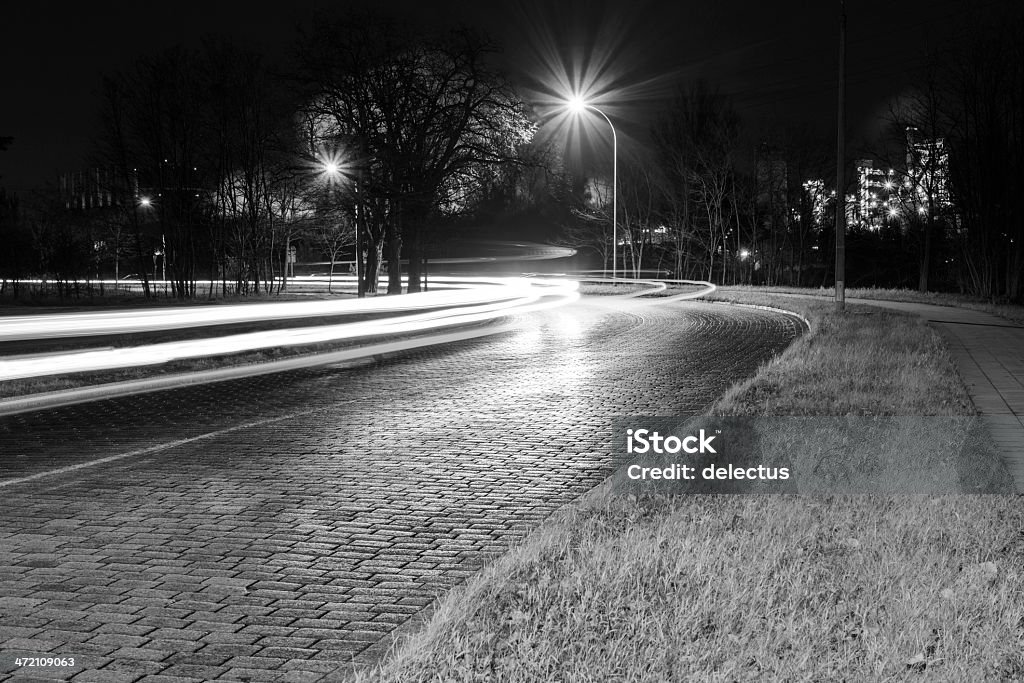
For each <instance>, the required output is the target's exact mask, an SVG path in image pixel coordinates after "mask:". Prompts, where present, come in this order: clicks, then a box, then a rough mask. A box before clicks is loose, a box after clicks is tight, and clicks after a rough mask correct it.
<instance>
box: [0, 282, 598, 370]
mask: <svg viewBox="0 0 1024 683" xmlns="http://www.w3.org/2000/svg"><path fill="white" fill-rule="evenodd" d="M462 284H463V285H464V284H467V283H466V282H465V279H463V281H462ZM468 284H469V285H470V286H469V287H468V288H466V289H457V290H453V291H446V292H425V293H423V296H421V297H419V299H418V301H419V302H420V305H419V306H416V305H414V304H413V303H412V302H410V301H409V299H410V296H411V297H412V298H415V297H417V296H418V295H415V294H414V295H409V296H405V297H401V299H399V298H397V297H396V298H384V297H382V298H380V299H349V300H343V301H332V302H322V301H318V302H299V303H292V302H289V303H281V304H265V305H261V304H256V305H242V306H232V307H223V306H216V307H204V308H210V309H213V310H202V311H196V309H178V310H175V311H173V312H174V313H178V314H184V315H179V316H177V319H178V320H181V321H185V323H186V324H180V323H179V324H178V325H177V326H178V327H188V326H196V325H212V324H219V323H223V322H224V321H225V316H224V315H218V316H217V319H216V322H211V321H210V320H211V318H209V317H208V316H210V315H213V314H219V313H222V312H223V311H224V309H225V308H229V309H233V310H232V311H231V313H232V314H233V315H234V316H235V317H234V318H232V321H233V322H237V321H241V320H249V321H251V320H257V319H262V320H270V319H276V318H295V317H300V316H302V315H307V316H308V315H329V316H335V315H344V314H345V313H352V312H360V313H364V312H367V311H378V312H379V311H386V310H409V309H410V308H423V309H429V310H425V311H424V312H421V313H414V314H410V315H403V316H395V317H389V318H384V319H378V320H367V321H360V322H352V323H340V324H333V325H318V326H312V327H302V328H289V329H274V330H265V331H260V332H250V333H244V334H231V335H224V336H219V337H212V338H205V339H189V340H184V341H177V342H165V343H158V344H146V345H140V346H132V347H125V348H102V349H93V350H76V351H72V352H54V353H47V354H40V355H38V356H21V357H16V358H10V359H7V360H0V380H10V379H24V378H29V377H41V376H47V375H56V374H65V373H72V372H90V371H99V370H111V369H115V368H127V367H140V366H146V365H156V364H160V363H166V362H168V361H173V360H182V359H189V358H200V357H208V356H219V355H225V354H234V353H241V352H245V351H253V350H258V349H265V348H271V347H282V346H306V345H311V344H320V343H326V342H339V341H344V340H350V339H359V338H366V337H371V336H378V335H396V334H405V333H412V332H422V331H427V330H434V329H444V328H450V327H453V326H456V325H466V324H470V323H478V322H484V321H487V320H493V319H495V318H499V317H503V316H508V315H513V314H520V313H527V312H531V311H536V310H542V309H544V308H551V307H554V306H561V305H563V304H566V303H569V302H571V301H574V300H576V299H577V298H579V293H578V291H577V289H578V287H579V285H578V283H576V282H574V281H565V280H547V279H538V278H504V279H495V278H479V279H473V280H472V282H470V283H468ZM435 294H436V295H439V296H430V295H435ZM453 295H454V296H453ZM403 300H404V301H403ZM392 302H398V305H395V304H394V303H392ZM268 307H269V308H268ZM320 307H325V308H323V309H321V308H320ZM253 308H259V309H262V310H264V311H265V312H266V313H268V314H269V315H270V316H276V317H266V318H256V317H255V316H256V311H253V310H250V309H253ZM237 309H242V310H237ZM278 309H281V310H278ZM283 310H287V311H288V312H287V313H282V311H283ZM295 310H302V311H305V312H306V313H304V314H296V313H295V312H294V311H295ZM309 311H327V312H319V313H310V312H309ZM125 313H126V315H124V316H120V317H119V318H118V319H117V320H115V321H113V322H112V323H111V326H109V327H107V326H105V325H104V320H103V318H104V316H103V315H102V314H99V315H98V314H87V316H89V317H88V318H87V319H86V320H85V321H83V320H82V319H81V316H79V315H78V314H65V315H55V316H46V318H47V320H46V321H43V322H44V324H45V325H48V327H45V329H47V330H48V331H50V333H51V334H52V335H53V336H70V335H71V332H73V331H74V330H75V329H76V328H75V327H74V326H75V325H80V324H85V325H87V327H86V329H88V330H102V331H91V332H88V333H87V334H106V333H112V332H120V331H123V329H124V327H125V326H129V327H130V328H131V329H132V331H141V330H154V329H156V330H159V329H168V327H171V326H174V325H170V324H169V323H168V321H167V320H165V319H164V316H165V314H167V313H171V311H153V310H148V311H132V312H125ZM188 314H198V317H197V318H190V317H188ZM188 323H191V324H188ZM18 324H19V325H25V324H26V321H24V320H19V321H18ZM146 324H148V325H151V327H143V325H146ZM3 325H4V323H0V326H3ZM37 329H43V328H37ZM19 333H21V334H24V333H26V330H25V329H24V328H23V327H19ZM79 334H81V332H79Z"/></svg>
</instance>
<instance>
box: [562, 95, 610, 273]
mask: <svg viewBox="0 0 1024 683" xmlns="http://www.w3.org/2000/svg"><path fill="white" fill-rule="evenodd" d="M568 107H569V111H571V112H572V113H574V114H582V113H583V111H584V110H585V109H590V110H591V111H595V112H597V113H598V114H600V115H601V116H603V117H604V120H605V121H607V122H608V127H609V128H611V129H612V278H613V279H614V278H615V277H616V275H617V274H618V267H619V260H618V258H619V231H618V216H619V211H618V208H619V138H618V136H617V135H616V134H615V126H614V125H612V120H611V119H610V118H608V115H607V114H605V113H604V112H603V111H601V110H600V109H598V108H597V107H595V106H594V105H592V104H587V102H586V101H584V99H583V98H582V97H579V96H578V95H577V96H576V97H573V98H572V99H570V100H569V102H568Z"/></svg>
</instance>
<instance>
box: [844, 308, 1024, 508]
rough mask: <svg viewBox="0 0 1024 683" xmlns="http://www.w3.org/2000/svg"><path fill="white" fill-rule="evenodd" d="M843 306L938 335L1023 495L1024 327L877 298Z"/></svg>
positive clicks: (984, 315) (995, 318)
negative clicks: (916, 323) (905, 316)
mask: <svg viewBox="0 0 1024 683" xmlns="http://www.w3.org/2000/svg"><path fill="white" fill-rule="evenodd" d="M847 302H848V303H851V304H867V305H870V306H879V307H881V308H887V309H891V310H896V311H901V312H904V313H913V314H916V315H919V316H921V317H922V318H924V319H925V320H927V321H928V324H930V325H931V326H932V327H934V328H935V329H937V330H938V331H939V333H940V334H942V336H943V337H944V338H945V339H946V340H947V342H948V343H949V350H950V352H951V353H952V354H953V359H954V360H955V361H956V364H957V367H958V368H959V370H960V375H961V376H962V377H963V379H964V383H966V384H967V389H968V391H969V392H970V394H971V398H972V399H973V400H974V405H975V406H977V408H978V410H979V411H980V412H981V414H982V416H983V417H984V419H985V422H986V423H987V424H988V426H989V429H990V430H991V433H992V437H993V439H994V440H995V442H996V446H997V447H998V448H999V451H1000V453H1001V454H1002V456H1003V460H1004V461H1005V462H1006V466H1007V468H1008V469H1009V470H1010V474H1012V475H1013V480H1014V485H1015V487H1016V489H1017V492H1018V493H1024V326H1021V325H1017V324H1015V323H1013V322H1012V321H1009V320H1006V319H1005V318H1000V317H998V316H995V315H992V314H990V313H983V312H981V311H974V310H970V309H966V308H955V307H952V306H934V305H930V304H912V303H902V302H896V301H878V300H875V299H847Z"/></svg>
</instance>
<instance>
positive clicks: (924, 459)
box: [357, 294, 1024, 682]
mask: <svg viewBox="0 0 1024 683" xmlns="http://www.w3.org/2000/svg"><path fill="white" fill-rule="evenodd" d="M731 296H733V297H734V298H735V297H737V296H738V297H741V298H743V299H745V300H746V302H748V303H756V304H769V305H770V304H774V305H776V306H781V307H787V308H790V309H799V312H800V313H802V314H803V315H804V316H806V317H808V318H809V319H810V320H811V323H812V330H811V332H810V333H809V334H808V335H806V336H805V337H804V338H802V339H800V340H798V341H797V342H796V343H794V344H793V345H792V346H791V347H790V348H789V349H787V350H786V351H785V352H784V353H783V354H781V355H780V356H779V357H778V358H777V359H775V360H773V361H771V362H769V363H768V364H766V365H765V366H764V367H763V368H762V370H761V371H760V372H759V373H758V375H757V376H756V377H755V378H753V379H752V380H750V381H748V382H745V383H743V384H741V385H739V386H737V387H735V388H734V389H733V390H732V391H730V392H729V393H728V394H727V395H726V396H725V397H723V399H722V401H721V402H720V403H719V404H718V405H717V407H716V410H715V412H716V413H718V414H725V415H746V416H750V415H757V416H765V415H802V416H807V415H815V414H817V415H822V414H832V415H847V414H852V415H856V416H877V415H885V416H892V415H919V416H920V415H933V416H957V415H960V416H971V415H973V414H974V409H973V406H972V405H971V404H970V401H969V400H968V398H967V394H966V392H965V390H964V387H963V386H962V383H961V382H960V380H959V379H958V378H957V375H956V374H955V372H954V371H953V366H952V364H951V361H950V358H949V355H948V353H946V351H945V349H944V348H943V347H942V345H941V343H940V342H939V340H938V338H937V337H936V336H935V335H934V333H933V332H932V331H931V330H930V329H929V328H927V327H925V326H923V325H921V324H919V323H918V322H917V321H916V320H915V319H913V318H908V317H904V316H900V315H894V314H891V313H887V312H883V311H874V310H870V311H863V310H860V309H856V308H854V307H851V311H850V313H849V314H848V315H847V316H845V317H837V316H834V315H832V314H830V313H829V312H828V310H826V309H828V308H830V307H828V305H827V304H822V303H821V302H816V301H811V300H804V301H801V300H796V299H793V300H791V299H786V300H784V301H781V302H780V301H774V302H773V301H771V300H770V299H765V298H764V297H763V295H760V296H748V295H737V294H732V295H731ZM931 419H932V420H941V419H942V418H941V417H936V418H931ZM950 421H951V422H952V421H955V420H954V419H953V418H952V417H950ZM960 421H961V422H963V423H964V424H966V425H971V424H975V423H974V422H973V421H972V420H970V419H969V418H960ZM897 422H898V420H888V421H887V422H886V421H883V430H882V432H883V433H882V434H880V436H879V438H880V439H881V441H880V442H878V443H876V444H875V448H876V451H875V455H876V457H877V456H878V455H881V456H882V457H883V458H885V459H889V460H899V461H902V462H904V463H906V461H910V462H909V465H910V467H911V468H912V469H915V470H916V471H918V472H927V470H928V469H929V468H931V469H933V470H934V469H935V468H936V467H940V466H941V467H946V466H949V467H954V468H955V467H957V466H961V465H963V464H964V463H959V465H958V464H956V463H948V462H943V461H941V460H940V461H938V462H936V461H935V460H931V459H929V457H931V456H934V453H931V454H929V453H927V452H925V451H927V450H929V449H921V448H915V439H914V438H913V437H914V433H913V432H908V431H907V430H906V429H902V428H900V427H899V426H898V425H897V426H896V427H892V428H888V427H884V425H885V424H890V423H892V424H895V423H897ZM760 446H761V447H762V448H764V449H765V450H766V452H769V453H770V452H771V451H772V449H778V448H780V447H781V446H780V445H779V444H772V443H767V442H766V443H761V444H760ZM839 455H840V457H842V456H843V453H840V454H839ZM991 455H992V453H991V450H989V449H988V446H986V447H985V448H983V449H982V457H986V458H989V457H991ZM981 464H982V467H980V468H979V469H981V470H985V472H984V474H982V475H978V477H976V478H975V479H972V478H971V476H970V475H969V474H964V473H962V472H960V473H957V474H956V476H952V477H945V475H944V473H941V472H940V473H939V474H940V475H942V476H943V477H944V480H945V481H946V483H947V484H949V482H950V481H951V482H953V485H955V486H959V487H960V489H959V490H963V491H971V490H978V489H977V488H976V487H975V485H976V484H977V483H978V481H981V482H983V483H987V484H988V485H990V486H992V487H993V488H994V489H995V490H999V488H1000V487H999V485H998V484H999V482H998V481H997V479H996V478H997V477H998V476H1005V472H1004V471H999V470H1000V467H1001V465H1000V464H999V463H998V462H995V463H993V462H991V461H988V462H983V463H981ZM967 465H968V469H971V468H970V463H967ZM986 468H987V469H986ZM871 476H874V477H876V478H878V479H880V480H881V479H884V478H885V477H888V476H890V474H889V473H888V472H887V471H885V470H884V469H883V470H880V471H878V472H875V473H873V474H872V475H871ZM869 478H870V477H869ZM866 483H868V484H870V483H872V482H870V481H869V482H866ZM875 483H878V484H884V482H883V481H877V482H875ZM1004 483H1005V482H1004ZM620 484H621V477H620V478H619V479H617V480H616V479H613V480H612V481H610V482H608V483H607V484H606V485H605V486H603V487H602V488H601V489H599V490H598V491H596V492H594V494H592V495H590V496H588V497H587V500H586V501H584V502H581V503H580V504H578V505H576V506H575V507H574V508H571V509H568V510H565V511H563V512H562V513H561V514H559V515H556V516H555V517H554V518H553V519H551V520H549V521H548V523H546V524H545V526H544V527H542V528H541V529H539V530H538V531H537V532H535V533H534V534H533V535H531V537H529V538H528V539H527V540H526V541H525V542H524V544H523V545H522V546H520V547H518V548H516V549H514V550H512V551H510V552H509V553H508V554H506V555H505V556H504V557H503V558H501V559H500V560H499V561H498V562H496V563H495V564H494V565H493V566H491V567H490V568H488V569H487V570H485V571H483V572H481V573H480V574H479V575H477V576H476V577H474V578H473V579H472V580H470V581H469V582H468V583H467V584H466V585H464V586H462V587H460V588H457V589H455V590H453V591H452V592H451V593H449V594H448V595H447V596H446V597H444V598H443V599H442V600H441V601H440V603H439V605H438V606H437V609H436V611H435V613H434V614H433V616H432V618H431V619H430V620H429V621H428V622H427V624H426V626H425V627H424V628H422V629H420V630H419V631H418V632H416V633H415V634H413V635H412V636H411V637H409V638H408V639H407V640H405V641H404V642H402V643H400V644H399V646H398V647H397V648H396V649H395V650H394V651H393V652H392V653H391V654H390V655H389V656H388V657H387V658H385V660H384V661H382V662H381V664H380V666H379V667H378V668H375V669H373V670H368V671H362V672H360V673H358V675H357V679H358V680H361V681H368V680H373V681H492V680H493V681H523V682H526V681H548V680H551V681H554V680H557V681H595V680H617V681H618V680H621V681H674V680H693V681H736V680H770V681H823V680H851V681H861V680H864V681H874V680H887V681H888V680H896V681H899V680H913V681H918V680H944V681H945V680H953V681H975V680H1024V654H1022V653H1024V584H1022V581H1021V575H1020V572H1021V571H1022V569H1021V567H1022V565H1024V531H1022V530H1024V513H1022V508H1021V505H1020V503H1019V499H1018V498H1016V497H1011V496H993V495H955V496H923V495H914V496H879V495H872V496H864V495H861V496H784V495H777V496H771V495H736V496H722V495H674V496H665V495H660V494H659V495H650V494H648V493H643V491H647V492H650V491H651V490H652V489H641V491H642V493H641V495H636V494H635V493H632V492H631V491H633V492H635V491H637V490H638V489H636V488H633V489H624V488H621V486H620ZM879 488H880V489H884V488H885V487H884V486H879Z"/></svg>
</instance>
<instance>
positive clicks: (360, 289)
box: [324, 161, 366, 299]
mask: <svg viewBox="0 0 1024 683" xmlns="http://www.w3.org/2000/svg"><path fill="white" fill-rule="evenodd" d="M324 173H326V174H327V175H328V176H329V177H330V178H332V179H333V178H338V177H340V176H341V175H342V170H341V166H340V165H339V164H338V163H337V162H335V161H326V162H324ZM361 179H362V171H361V170H360V171H359V172H358V173H357V174H356V178H355V185H354V189H355V193H356V196H357V197H358V202H357V204H356V297H357V298H359V299H362V298H363V297H365V296H366V286H365V285H364V283H363V250H362V240H361V239H360V238H361V237H362V234H361V233H362V232H363V211H364V208H363V188H361V187H360V180H361Z"/></svg>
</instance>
